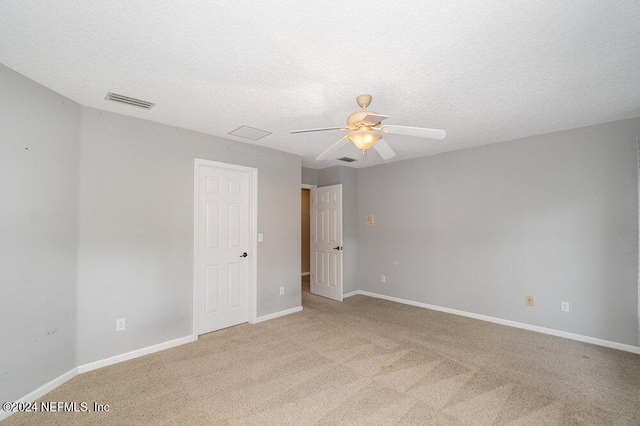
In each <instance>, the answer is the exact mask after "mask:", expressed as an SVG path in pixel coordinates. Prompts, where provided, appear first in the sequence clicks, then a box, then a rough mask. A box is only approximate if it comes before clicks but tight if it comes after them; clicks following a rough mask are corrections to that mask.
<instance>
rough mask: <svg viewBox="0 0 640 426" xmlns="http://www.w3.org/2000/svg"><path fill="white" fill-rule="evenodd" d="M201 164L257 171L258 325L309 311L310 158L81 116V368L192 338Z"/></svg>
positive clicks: (91, 113)
mask: <svg viewBox="0 0 640 426" xmlns="http://www.w3.org/2000/svg"><path fill="white" fill-rule="evenodd" d="M194 158H203V159H207V160H213V161H220V162H225V163H232V164H239V165H243V166H248V167H255V168H257V169H258V232H261V233H263V234H264V242H261V243H258V271H257V276H258V315H259V316H261V315H266V314H270V313H274V312H278V311H282V310H285V309H290V308H295V307H298V306H300V304H301V289H300V185H301V183H300V174H301V159H300V157H298V156H296V155H293V154H285V153H283V152H280V151H275V150H270V149H265V148H261V147H258V146H255V145H248V144H242V143H237V142H233V141H229V140H225V139H221V138H216V137H213V136H208V135H204V134H200V133H196V132H191V131H187V130H181V129H176V128H174V127H169V126H165V125H161V124H157V123H153V122H149V121H144V120H139V119H135V118H130V117H125V116H121V115H117V114H111V113H107V112H101V111H98V110H94V109H90V108H83V114H82V151H81V167H80V174H81V178H82V179H81V184H80V210H79V211H80V222H79V253H80V255H79V288H78V353H77V356H78V363H79V364H84V363H88V362H92V361H96V360H99V359H103V358H106V357H109V356H113V355H116V354H120V353H124V352H128V351H131V350H134V349H137V348H141V347H146V346H149V345H152V344H156V343H160V342H164V341H167V340H171V339H175V338H179V337H183V336H186V335H189V334H191V329H192V316H191V312H192V309H193V308H192V306H193V293H192V289H193V167H194V164H193V162H194ZM280 286H284V287H285V295H284V296H280V295H279V290H278V288H279V287H280ZM123 317H124V318H126V320H127V329H126V331H125V332H116V331H115V321H116V319H117V318H123Z"/></svg>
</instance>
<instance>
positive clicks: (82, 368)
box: [77, 335, 198, 374]
mask: <svg viewBox="0 0 640 426" xmlns="http://www.w3.org/2000/svg"><path fill="white" fill-rule="evenodd" d="M196 340H198V339H197V338H195V337H194V336H192V335H190V336H185V337H180V338H179V339H174V340H169V341H167V342H162V343H158V344H157V345H152V346H147V347H146V348H140V349H136V350H134V351H131V352H125V353H123V354H120V355H115V356H112V357H109V358H105V359H101V360H99V361H94V362H90V363H87V364H83V365H79V366H78V367H77V369H78V374H82V373H86V372H87V371H91V370H95V369H98V368H102V367H106V366H108V365H112V364H117V363H119V362H123V361H128V360H130V359H133V358H138V357H141V356H144V355H149V354H152V353H154V352H159V351H162V350H165V349H170V348H173V347H176V346H180V345H184V344H186V343H191V342H194V341H196Z"/></svg>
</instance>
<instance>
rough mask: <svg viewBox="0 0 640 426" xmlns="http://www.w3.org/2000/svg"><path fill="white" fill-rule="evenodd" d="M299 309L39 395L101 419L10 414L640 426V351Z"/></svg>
mask: <svg viewBox="0 0 640 426" xmlns="http://www.w3.org/2000/svg"><path fill="white" fill-rule="evenodd" d="M307 289H308V287H307ZM307 291H308V290H307ZM303 306H304V310H303V311H302V312H299V313H296V314H292V315H288V316H286V317H281V318H278V319H275V320H271V321H267V322H264V323H260V324H256V325H249V324H244V325H240V326H236V327H232V328H229V329H226V330H221V331H218V332H215V333H211V334H208V335H204V336H201V337H200V339H199V340H198V341H197V342H194V343H190V344H187V345H183V346H180V347H177V348H173V349H169V350H165V351H162V352H158V353H155V354H152V355H148V356H145V357H141V358H137V359H134V360H131V361H127V362H123V363H120V364H116V365H113V366H109V367H105V368H102V369H99V370H95V371H91V372H88V373H84V374H81V375H79V376H77V377H75V378H74V379H72V380H70V381H69V382H67V383H65V384H64V385H62V386H60V387H59V388H57V389H55V390H54V391H52V392H50V393H49V394H48V395H46V396H45V397H44V398H43V400H45V401H79V402H80V401H86V402H88V403H89V406H90V407H91V406H92V405H93V403H94V402H98V403H102V404H109V407H110V411H109V412H108V413H17V414H14V415H13V416H11V417H9V418H8V419H7V420H6V421H5V422H6V424H7V426H9V425H31V424H33V425H36V424H37V425H48V424H60V425H76V424H78V425H79V424H123V425H124V424H181V425H186V424H189V425H191V424H207V425H210V424H247V425H252V424H253V425H281V424H293V425H302V424H318V425H334V424H362V425H373V424H380V425H390V424H417V425H418V424H419V425H457V424H462V425H536V424H540V425H573V424H588V425H612V424H628V425H638V424H640V357H639V356H638V355H634V354H631V353H626V352H621V351H617V350H613V349H607V348H603V347H599V346H594V345H589V344H585V343H580V342H575V341H571V340H566V339H562V338H557V337H552V336H547V335H542V334H538V333H534V332H529V331H524V330H520V329H515V328H511V327H505V326H500V325H496V324H491V323H486V322H483V321H478V320H473V319H469V318H465V317H459V316H455V315H449V314H445V313H441V312H436V311H430V310H426V309H421V308H415V307H411V306H405V305H401V304H397V303H393V302H388V301H383V300H378V299H372V298H369V297H365V296H354V297H351V298H348V299H346V300H345V301H344V302H343V303H339V302H334V301H331V300H328V299H324V298H321V297H317V296H313V295H311V294H309V293H308V292H306V291H305V292H303ZM3 424H4V422H3Z"/></svg>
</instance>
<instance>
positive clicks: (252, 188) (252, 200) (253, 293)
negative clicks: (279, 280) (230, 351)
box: [192, 158, 258, 340]
mask: <svg viewBox="0 0 640 426" xmlns="http://www.w3.org/2000/svg"><path fill="white" fill-rule="evenodd" d="M193 164H194V165H193V311H192V316H193V337H194V338H195V340H197V339H198V282H197V280H196V268H197V266H198V265H197V253H198V242H199V238H200V233H199V229H198V223H199V222H198V169H199V168H200V167H201V166H207V167H214V168H217V169H223V170H233V171H240V172H246V173H248V174H249V241H250V246H251V248H250V249H251V259H250V261H249V289H248V292H247V296H248V298H249V300H248V301H247V302H248V303H249V315H248V318H247V322H249V323H250V324H254V323H255V322H256V318H257V316H258V303H257V300H258V297H257V296H258V274H257V271H258V169H256V168H253V167H246V166H239V165H237V164H230V163H221V162H218V161H211V160H205V159H202V158H194V162H193Z"/></svg>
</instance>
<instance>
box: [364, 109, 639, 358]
mask: <svg viewBox="0 0 640 426" xmlns="http://www.w3.org/2000/svg"><path fill="white" fill-rule="evenodd" d="M638 135H640V119H631V120H624V121H618V122H613V123H607V124H602V125H597V126H591V127H586V128H580V129H574V130H569V131H564V132H557V133H553V134H549V135H543V136H538V137H532V138H527V139H522V140H517V141H511V142H508V143H499V144H493V145H489V146H486V147H478V148H473V149H467V150H462V151H456V152H451V153H446V154H444V155H438V156H432V157H425V158H421V159H416V160H408V161H401V162H396V163H390V164H386V165H380V166H376V167H371V168H366V169H360V170H359V171H358V226H359V240H358V242H359V253H360V257H359V275H358V276H359V288H360V289H361V290H368V291H372V292H376V293H381V294H385V295H390V296H396V297H400V298H405V299H409V300H413V301H418V302H423V303H428V304H433V305H438V306H442V307H448V308H453V309H458V310H462V311H467V312H473V313H477V314H482V315H488V316H493V317H498V318H502V319H507V320H512V321H518V322H522V323H527V324H532V325H537V326H542V327H549V328H553V329H557V330H563V331H567V332H572V333H577V334H581V335H585V336H591V337H594V338H600V339H605V340H609V341H613V342H619V343H623V344H629V345H634V346H637V345H638V284H637V283H638V280H637V278H638V217H637V215H638V187H637V185H638V169H637V162H636V137H637V136H638ZM367 214H375V226H374V227H367V226H366V224H365V217H366V215H367ZM396 261H397V262H398V265H396V264H395V262H396ZM383 274H384V275H386V277H387V282H386V284H383V283H381V280H380V276H381V275H383ZM526 295H532V296H534V297H535V306H534V307H527V306H525V303H524V299H525V296H526ZM561 301H567V302H569V303H570V307H571V312H570V313H563V312H561V311H560V302H561Z"/></svg>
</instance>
